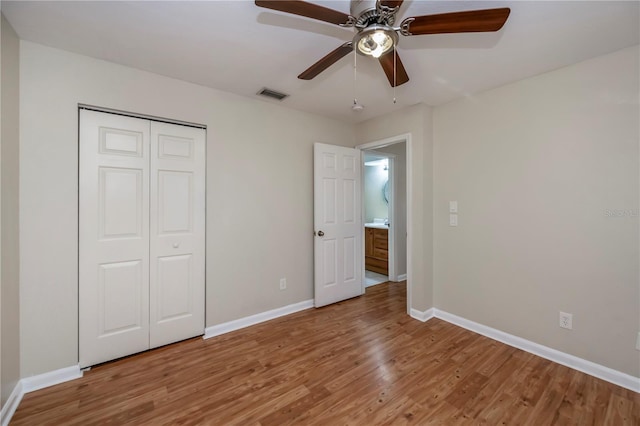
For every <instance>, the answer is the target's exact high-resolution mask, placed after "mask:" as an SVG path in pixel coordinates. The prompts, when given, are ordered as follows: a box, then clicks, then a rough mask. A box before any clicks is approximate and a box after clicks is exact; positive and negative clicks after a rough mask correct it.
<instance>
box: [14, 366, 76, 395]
mask: <svg viewBox="0 0 640 426" xmlns="http://www.w3.org/2000/svg"><path fill="white" fill-rule="evenodd" d="M80 377H82V371H81V370H80V366H79V365H72V366H71V367H66V368H61V369H59V370H54V371H49V372H48V373H43V374H38V375H35V376H31V377H25V378H24V379H22V380H20V382H22V389H23V391H24V393H29V392H33V391H37V390H38V389H43V388H48V387H49V386H53V385H57V384H60V383H64V382H68V381H69V380H74V379H79V378H80Z"/></svg>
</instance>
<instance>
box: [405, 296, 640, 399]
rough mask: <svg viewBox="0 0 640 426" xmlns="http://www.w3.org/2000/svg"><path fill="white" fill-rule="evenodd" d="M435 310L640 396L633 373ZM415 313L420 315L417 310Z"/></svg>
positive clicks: (457, 322)
mask: <svg viewBox="0 0 640 426" xmlns="http://www.w3.org/2000/svg"><path fill="white" fill-rule="evenodd" d="M432 310H433V316H434V317H435V318H439V319H441V320H444V321H446V322H449V323H451V324H454V325H457V326H459V327H462V328H466V329H467V330H470V331H473V332H474V333H478V334H481V335H483V336H486V337H489V338H491V339H493V340H497V341H499V342H502V343H504V344H507V345H509V346H513V347H514V348H518V349H522V350H523V351H525V352H529V353H532V354H534V355H538V356H540V357H542V358H545V359H548V360H550V361H553V362H555V363H558V364H562V365H564V366H566V367H569V368H572V369H574V370H578V371H581V372H583V373H586V374H589V375H590V376H593V377H597V378H598V379H602V380H605V381H607V382H610V383H613V384H614V385H618V386H621V387H623V388H626V389H629V390H632V391H634V392H638V393H640V377H634V376H632V375H630V374H626V373H623V372H621V371H617V370H614V369H612V368H609V367H605V366H604V365H600V364H596V363H595V362H591V361H587V360H586V359H582V358H578V357H577V356H574V355H570V354H567V353H564V352H560V351H558V350H556V349H552V348H549V347H547V346H544V345H541V344H538V343H535V342H532V341H530V340H527V339H523V338H522V337H518V336H514V335H512V334H509V333H505V332H504V331H500V330H496V329H495V328H491V327H488V326H486V325H482V324H479V323H477V322H473V321H470V320H468V319H466V318H462V317H459V316H457V315H453V314H450V313H448V312H445V311H442V310H440V309H435V308H434V309H432ZM416 312H417V313H419V312H418V311H416ZM425 312H428V311H425ZM411 316H412V317H414V318H416V316H414V315H413V310H412V312H411ZM416 319H420V318H416Z"/></svg>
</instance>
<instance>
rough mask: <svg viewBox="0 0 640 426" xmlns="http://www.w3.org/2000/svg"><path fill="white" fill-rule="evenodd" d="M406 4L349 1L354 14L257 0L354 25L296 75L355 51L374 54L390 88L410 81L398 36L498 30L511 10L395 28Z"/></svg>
mask: <svg viewBox="0 0 640 426" xmlns="http://www.w3.org/2000/svg"><path fill="white" fill-rule="evenodd" d="M402 2H403V0H377V1H376V0H351V10H350V14H349V15H347V14H346V13H343V12H340V11H337V10H333V9H329V8H327V7H324V6H319V5H316V4H313V3H308V2H306V1H285V0H255V3H256V6H259V7H264V8H267V9H272V10H277V11H280V12H287V13H292V14H294V15H299V16H306V17H307V18H313V19H317V20H319V21H324V22H329V23H331V24H336V25H339V26H341V27H353V28H355V30H356V35H355V36H354V38H353V40H352V41H348V42H346V43H344V44H343V45H341V46H340V47H338V48H337V49H335V50H333V51H332V52H330V53H329V54H328V55H326V56H325V57H323V58H322V59H320V60H319V61H318V62H316V63H315V64H313V65H311V66H310V67H309V68H307V69H306V70H305V71H303V72H302V74H300V75H299V76H298V78H300V79H302V80H311V79H312V78H314V77H315V76H317V75H318V74H320V73H321V72H322V71H324V70H326V69H327V68H329V67H330V66H331V65H333V64H334V63H336V62H337V61H338V60H340V59H341V58H342V57H344V56H345V55H347V54H348V53H350V52H352V51H353V49H354V46H355V48H356V51H357V52H358V53H359V54H362V55H365V56H373V57H374V58H376V59H378V60H379V61H380V65H381V66H382V69H383V70H384V72H385V74H386V75H387V79H388V80H389V83H390V84H391V86H392V87H396V86H400V85H401V84H404V83H406V82H407V81H409V76H408V75H407V71H406V70H405V68H404V65H402V61H401V60H400V57H399V55H398V54H397V52H396V51H395V46H397V44H398V38H399V37H398V34H401V35H403V36H413V35H423V34H445V33H473V32H491V31H498V30H499V29H500V28H502V26H503V25H504V23H505V22H506V21H507V18H508V17H509V12H510V11H511V10H510V9H509V8H506V7H504V8H499V9H483V10H469V11H464V12H451V13H442V14H438V15H424V16H414V17H410V18H405V19H404V20H403V21H402V22H401V23H400V26H398V27H394V26H393V24H394V23H395V21H396V13H398V10H399V9H400V6H401V5H402Z"/></svg>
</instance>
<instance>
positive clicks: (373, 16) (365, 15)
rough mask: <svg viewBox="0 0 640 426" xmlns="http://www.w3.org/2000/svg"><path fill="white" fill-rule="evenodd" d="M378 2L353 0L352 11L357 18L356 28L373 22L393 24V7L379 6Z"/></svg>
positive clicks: (352, 14) (373, 0) (374, 0)
mask: <svg viewBox="0 0 640 426" xmlns="http://www.w3.org/2000/svg"><path fill="white" fill-rule="evenodd" d="M377 3H378V2H377V1H376V0H351V9H350V12H351V16H353V17H354V18H355V19H356V21H355V25H354V26H355V27H356V28H358V29H362V28H365V27H368V26H369V25H371V24H382V25H393V22H394V21H395V13H390V12H391V11H392V9H389V8H385V7H384V6H381V7H380V8H378V7H377V6H378V4H377ZM381 12H382V13H381ZM385 12H387V13H385Z"/></svg>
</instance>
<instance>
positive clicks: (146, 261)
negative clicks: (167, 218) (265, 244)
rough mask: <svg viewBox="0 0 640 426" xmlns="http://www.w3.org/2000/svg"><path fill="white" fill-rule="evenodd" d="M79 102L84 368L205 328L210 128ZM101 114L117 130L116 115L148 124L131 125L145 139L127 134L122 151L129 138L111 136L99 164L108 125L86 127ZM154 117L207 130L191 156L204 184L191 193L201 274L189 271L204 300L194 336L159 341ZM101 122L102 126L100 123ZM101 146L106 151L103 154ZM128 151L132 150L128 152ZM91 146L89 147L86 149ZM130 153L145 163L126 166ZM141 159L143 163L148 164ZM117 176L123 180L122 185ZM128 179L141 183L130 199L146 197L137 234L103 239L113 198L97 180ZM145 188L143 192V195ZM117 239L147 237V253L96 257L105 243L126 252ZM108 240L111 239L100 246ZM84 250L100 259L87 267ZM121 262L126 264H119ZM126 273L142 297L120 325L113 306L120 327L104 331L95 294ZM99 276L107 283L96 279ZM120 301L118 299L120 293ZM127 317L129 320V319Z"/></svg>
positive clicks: (113, 185)
mask: <svg viewBox="0 0 640 426" xmlns="http://www.w3.org/2000/svg"><path fill="white" fill-rule="evenodd" d="M78 107H79V112H78V128H79V141H78V154H79V156H78V161H79V164H78V179H79V194H78V247H79V253H78V262H79V263H78V298H79V301H78V319H79V324H78V326H79V328H78V339H79V342H78V360H79V364H80V367H81V368H84V367H88V366H91V365H95V364H98V363H101V362H105V361H109V360H113V359H117V358H120V357H122V356H127V355H130V354H133V353H137V352H141V351H145V350H148V349H150V348H153V347H156V346H161V345H162V344H167V343H171V342H172V341H178V340H182V339H185V338H189V337H194V336H197V335H201V334H203V333H204V329H205V312H206V298H205V285H206V270H205V267H206V265H205V259H206V246H205V241H206V238H205V235H206V214H205V204H206V126H204V125H199V124H195V123H188V122H183V121H177V120H167V119H163V118H157V117H152V116H147V115H142V114H132V113H128V112H124V111H118V110H112V109H107V108H100V107H94V106H90V105H84V104H79V105H78ZM96 114H98V117H103V118H105V117H106V118H107V121H108V122H109V123H107V124H106V125H104V126H103V127H104V128H109V129H116V130H117V128H118V125H117V122H118V120H122V121H123V122H125V123H128V124H131V123H144V122H146V129H147V130H146V131H144V130H141V129H140V128H139V127H136V126H134V128H135V129H137V130H136V131H134V132H133V133H132V134H137V135H138V136H140V138H139V139H140V140H139V141H137V142H135V143H134V142H131V141H133V140H134V139H135V138H133V137H130V138H129V139H130V141H129V142H127V143H125V145H126V146H124V151H125V152H115V151H118V149H115V151H114V150H113V148H114V147H116V148H118V144H119V143H120V144H122V143H124V142H123V141H117V140H116V139H117V138H116V139H111V140H110V141H109V143H108V144H109V145H110V148H109V147H107V149H106V151H107V152H106V153H107V154H112V155H111V156H110V155H107V157H106V158H107V161H106V162H105V164H102V165H100V164H99V163H100V161H101V160H100V159H99V157H100V154H104V153H105V144H107V143H106V142H105V140H106V139H105V138H104V137H103V136H104V133H105V131H104V129H99V128H96V127H95V126H94V127H93V129H92V130H89V129H87V117H91V116H96ZM136 120H137V121H136ZM113 123H116V124H115V125H110V124H113ZM154 123H160V125H161V126H162V123H168V124H171V125H179V126H182V127H185V126H186V127H188V128H191V129H192V130H193V131H195V132H196V133H197V132H200V133H201V135H202V141H201V142H198V143H196V144H195V145H199V146H200V148H198V149H196V150H195V151H194V155H196V156H197V157H198V158H196V160H199V161H200V163H201V164H200V165H201V167H200V170H199V171H198V172H199V174H198V175H197V176H196V177H195V178H194V181H195V182H196V183H199V184H198V185H196V187H194V191H193V193H194V194H196V196H197V198H199V200H198V203H199V204H198V205H196V206H195V208H194V212H195V214H196V216H199V217H197V218H195V220H194V225H195V226H196V227H197V228H199V229H195V228H194V231H195V232H198V234H199V235H200V237H201V238H200V239H201V243H200V244H196V245H197V246H198V247H194V251H193V253H194V257H195V258H197V262H196V264H198V265H197V267H199V268H200V270H199V271H197V273H196V274H195V275H197V276H195V277H192V278H193V280H194V281H193V282H192V284H193V285H192V287H195V288H196V290H197V291H196V293H198V294H197V300H196V305H199V306H195V308H196V310H197V311H199V313H198V315H196V318H195V319H194V320H193V321H192V324H191V326H190V327H191V332H190V334H189V335H184V336H182V337H177V338H176V337H175V333H174V335H173V337H169V338H168V339H167V338H165V339H164V340H163V339H159V340H158V339H156V344H155V345H154V344H153V343H152V342H151V340H152V338H151V336H152V332H151V328H152V327H151V326H150V325H151V324H150V322H151V321H152V320H153V319H152V316H151V312H150V309H151V301H150V295H151V294H152V290H151V288H150V281H149V278H150V275H151V271H152V268H153V267H154V265H152V264H151V260H150V252H151V247H150V242H151V226H152V224H151V217H152V214H151V213H152V206H151V202H152V201H151V200H152V197H151V194H150V191H151V188H152V187H153V184H152V183H151V179H152V177H151V175H150V173H151V169H152V164H154V162H153V161H152V160H151V157H150V156H151V155H152V154H153V151H154V150H153V149H151V148H152V145H153V144H152V143H151V142H152V141H151V139H150V137H151V134H150V133H151V128H152V127H153V125H154ZM98 124H99V123H98ZM144 126H145V124H142V127H144ZM98 127H100V126H99V125H98ZM125 127H126V126H125ZM121 130H125V129H121ZM138 130H140V131H138ZM87 132H89V133H92V132H93V135H92V136H90V137H93V138H95V140H93V141H92V142H90V145H91V146H90V147H87V146H83V143H86V142H87V137H88V136H89V133H87ZM100 132H102V133H103V134H102V135H101V134H100ZM116 133H117V131H116ZM123 133H124V134H125V136H127V135H128V136H132V135H131V134H127V132H126V130H125V131H124V132H123ZM96 136H97V137H96ZM101 138H102V140H101ZM125 139H126V138H125ZM114 141H115V142H114ZM125 142H126V141H125ZM138 143H139V145H138ZM156 143H157V141H156ZM132 147H134V148H132ZM120 148H123V146H120ZM155 148H156V149H155V151H157V146H156V147H155ZM109 149H111V151H114V152H108V151H109ZM100 150H102V152H100ZM127 150H129V151H131V152H126V151H127ZM87 152H89V154H88V153H87ZM85 157H89V161H87V158H85ZM91 157H93V158H91ZM120 157H122V158H120ZM132 158H137V159H138V160H137V161H138V162H141V164H135V165H132V163H131V161H129V162H128V163H129V164H127V159H128V160H131V159H132ZM134 162H135V160H134ZM145 162H146V163H145ZM144 164H146V166H145V165H144ZM87 168H90V169H92V171H91V172H87ZM100 168H101V169H100ZM145 168H146V170H145ZM87 173H88V176H89V177H90V178H89V179H87V177H86V176H84V174H87ZM105 176H107V178H105ZM132 176H134V177H132ZM112 177H113V179H112ZM101 179H102V181H103V182H102V183H101V181H100V180H101ZM105 179H106V180H108V179H111V181H112V182H111V183H109V182H107V183H105V182H104V181H105ZM118 181H120V182H119V183H118ZM125 181H126V182H125ZM114 182H115V183H114ZM131 182H137V183H136V184H135V186H136V189H135V190H133V189H131V190H130V191H129V192H130V194H129V198H130V199H131V197H133V195H131V193H132V194H135V197H141V198H142V199H141V202H137V207H138V210H140V208H139V207H140V206H142V209H141V211H140V212H138V213H140V214H139V220H137V221H133V222H137V225H139V226H138V227H137V228H136V232H134V233H133V234H131V233H130V234H131V235H117V236H115V237H114V236H108V235H107V237H108V238H105V235H100V234H99V232H100V231H99V229H98V227H99V226H102V227H103V228H104V217H103V216H104V215H102V216H101V213H100V212H99V207H100V205H101V204H100V203H102V207H104V200H105V197H106V198H107V199H108V198H109V196H108V195H105V194H102V195H101V191H100V190H99V188H100V185H102V187H103V189H104V188H105V185H106V187H110V188H111V189H113V188H122V187H125V188H129V186H128V183H131ZM109 185H111V186H109ZM119 185H120V186H119ZM129 189H130V188H129ZM140 191H142V192H144V194H143V193H142V192H140ZM103 192H104V191H103ZM125 192H127V191H125ZM139 192H140V193H139ZM113 194H117V193H116V192H113V191H112V194H111V195H110V197H111V198H110V199H111V200H112V201H113V200H114V199H115V198H117V197H114V196H113ZM129 201H131V200H129ZM118 202H119V201H118ZM130 204H131V203H130ZM114 205H115V204H114ZM125 207H126V205H125ZM87 209H88V211H92V216H93V217H91V216H90V215H87V214H85V213H84V212H85V211H87ZM132 209H133V208H131V209H129V210H128V212H129V213H131V211H132ZM115 211H118V210H117V209H116V210H115ZM113 212H114V208H113V206H112V208H111V209H110V214H111V215H112V216H113V215H114V213H113ZM129 216H131V215H129ZM129 219H130V220H129V221H128V222H127V219H126V215H125V221H124V222H125V224H127V223H129V228H131V227H132V226H133V225H131V223H133V222H132V219H131V218H129ZM101 221H102V222H103V223H102V225H101V224H100V222H101ZM112 228H113V229H116V228H117V226H116V227H115V228H114V227H113V226H112ZM125 228H126V227H125ZM127 230H128V228H127ZM96 231H98V232H96ZM138 231H139V232H138ZM103 233H104V232H103ZM134 234H135V235H134ZM91 238H93V240H95V244H90V243H88V242H90V241H91ZM119 239H120V240H122V241H120V242H123V241H124V242H125V245H126V243H127V242H129V243H131V242H132V241H134V242H135V241H137V243H134V245H136V244H137V245H140V242H141V241H142V244H143V245H144V244H145V243H144V241H145V239H146V253H144V254H140V253H136V255H134V256H133V257H134V258H136V259H128V260H127V259H124V258H121V257H118V255H116V257H118V258H117V259H110V258H108V257H107V259H106V260H107V261H106V262H105V261H104V260H105V259H103V260H99V259H98V257H99V256H98V257H96V253H98V254H100V253H101V250H102V249H101V248H100V246H101V245H102V246H107V250H106V253H107V254H114V253H118V252H120V251H123V254H126V253H124V252H126V250H119V249H118V248H115V249H114V248H109V247H110V246H114V242H115V243H118V240H119ZM105 242H106V243H108V244H101V243H105ZM115 245H117V244H115ZM191 246H193V244H191ZM102 251H105V250H102ZM130 251H131V250H129V252H130ZM138 251H139V250H138ZM87 253H89V255H90V257H91V256H93V259H94V260H96V262H95V263H93V264H90V265H88V264H87V261H86V258H87ZM112 257H113V256H112ZM125 257H126V256H125ZM129 257H131V256H129ZM116 266H117V267H121V268H117V267H116ZM125 266H126V268H125ZM96 267H97V268H96ZM123 271H124V272H127V271H128V274H124V272H123ZM109 272H110V273H109ZM123 274H124V275H123ZM136 274H137V275H136ZM122 276H124V277H125V280H126V279H129V281H131V282H133V281H136V285H137V286H138V287H136V290H135V291H133V293H132V294H134V296H135V294H137V295H138V296H135V297H134V296H132V298H133V299H134V300H132V301H130V302H131V303H129V305H128V309H129V312H123V314H125V315H122V317H123V319H122V321H120V322H122V324H119V323H117V320H118V319H119V316H120V315H115V316H114V315H113V312H111V317H110V318H111V319H112V320H113V321H112V323H113V324H111V325H115V326H116V329H112V330H109V329H108V327H107V329H106V330H105V324H104V323H105V321H104V318H103V319H102V320H100V319H99V316H100V315H103V316H104V312H101V311H100V309H101V308H104V306H105V303H102V304H101V303H95V302H96V300H97V299H95V297H96V294H95V293H96V292H102V294H103V295H104V292H105V282H106V281H105V280H106V279H107V278H109V279H112V282H113V283H118V282H120V281H119V280H121V279H122ZM110 277H111V278H110ZM87 279H89V280H92V281H93V288H90V289H89V292H90V293H93V294H92V295H89V296H87V290H88V288H87V285H86V282H87ZM100 280H102V281H101V282H98V281H100ZM90 287H91V286H90ZM107 287H109V286H107ZM117 287H118V285H117V284H116V285H114V286H113V287H112V288H111V290H113V288H117ZM123 289H125V290H126V286H124V284H122V285H120V291H122V290H123ZM87 297H89V299H91V298H93V299H94V300H93V302H92V303H89V304H88V303H87ZM116 299H118V298H117V297H116ZM126 301H127V298H126V297H122V298H120V299H119V300H116V302H115V303H116V305H114V306H119V305H118V304H122V303H124V302H126ZM145 306H146V308H145ZM134 307H135V308H134ZM92 311H93V312H96V313H97V314H96V317H98V318H94V320H93V321H91V320H87V318H89V317H88V316H87V313H88V312H89V313H90V312H92ZM103 311H104V309H103ZM126 314H129V315H128V318H124V317H127V315H126ZM174 316H175V315H174ZM177 316H182V317H184V316H186V315H177ZM133 317H136V318H135V320H131V318H133ZM107 322H108V321H107ZM124 322H127V324H124ZM100 327H102V328H100ZM183 328H184V327H183ZM127 332H129V334H130V335H133V334H137V336H136V337H135V338H132V337H130V336H126V334H127ZM145 334H146V337H141V336H140V335H145ZM87 336H93V337H94V338H93V339H89V340H87ZM107 337H111V338H114V337H115V338H114V339H109V338H107ZM172 339H173V340H172ZM119 340H125V341H126V342H128V343H127V344H126V345H125V346H126V347H127V349H122V348H119V347H118V346H119V343H118V341H119ZM132 340H133V341H134V342H133V343H132V342H131V341H132ZM158 341H160V342H162V343H160V344H158V343H157V342H158ZM87 348H95V350H89V353H88V352H87Z"/></svg>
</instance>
